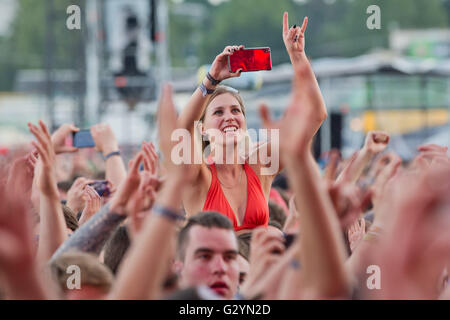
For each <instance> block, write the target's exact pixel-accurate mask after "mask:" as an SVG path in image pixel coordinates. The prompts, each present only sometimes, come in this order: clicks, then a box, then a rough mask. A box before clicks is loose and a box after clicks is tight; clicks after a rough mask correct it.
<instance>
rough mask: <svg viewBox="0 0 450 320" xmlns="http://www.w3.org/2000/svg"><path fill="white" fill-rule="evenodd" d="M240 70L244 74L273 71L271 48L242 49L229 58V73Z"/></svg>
mask: <svg viewBox="0 0 450 320" xmlns="http://www.w3.org/2000/svg"><path fill="white" fill-rule="evenodd" d="M240 68H242V72H246V71H259V70H272V58H271V56H270V48H249V49H242V50H238V51H235V52H234V53H233V54H232V55H231V56H228V69H229V71H230V72H236V71H237V70H238V69H240Z"/></svg>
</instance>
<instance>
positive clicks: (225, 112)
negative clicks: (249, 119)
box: [203, 93, 247, 144]
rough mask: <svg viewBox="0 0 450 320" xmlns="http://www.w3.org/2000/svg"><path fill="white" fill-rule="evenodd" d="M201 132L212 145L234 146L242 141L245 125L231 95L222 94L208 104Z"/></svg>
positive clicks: (240, 111)
mask: <svg viewBox="0 0 450 320" xmlns="http://www.w3.org/2000/svg"><path fill="white" fill-rule="evenodd" d="M210 129H215V130H210ZM203 131H204V132H206V135H207V136H208V138H209V140H210V141H211V142H213V143H218V144H230V143H233V144H236V143H237V142H239V141H240V140H241V139H242V137H243V136H244V134H245V132H246V131H247V124H246V121H245V116H244V113H243V110H242V108H241V105H240V103H239V101H238V100H237V99H236V97H234V96H233V95H232V94H231V93H223V94H220V95H218V96H217V97H215V98H214V99H213V100H212V101H211V102H210V104H209V105H208V107H207V109H206V112H205V117H204V119H203ZM211 135H213V136H212V137H211ZM216 135H217V136H216Z"/></svg>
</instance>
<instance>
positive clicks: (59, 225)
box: [28, 121, 68, 264]
mask: <svg viewBox="0 0 450 320" xmlns="http://www.w3.org/2000/svg"><path fill="white" fill-rule="evenodd" d="M28 127H29V129H30V131H31V133H33V135H34V136H35V137H36V139H37V141H38V142H35V141H33V142H32V144H33V146H34V147H35V148H36V150H37V151H38V154H39V160H38V163H37V174H36V185H37V188H38V190H39V192H40V197H39V200H40V205H39V215H40V225H39V226H40V229H39V248H38V253H37V259H38V261H39V262H40V263H42V264H44V263H46V262H47V261H48V260H49V259H50V257H51V256H52V254H53V253H54V252H55V251H56V249H58V247H59V246H60V245H61V244H62V243H63V242H64V241H65V240H66V239H67V237H68V235H67V229H66V223H65V221H64V214H63V212H62V207H61V203H60V202H59V192H58V186H57V184H56V172H55V167H56V165H55V163H56V159H55V158H56V154H55V151H54V147H53V144H52V142H51V137H50V134H49V132H48V130H47V127H46V126H45V124H44V123H43V122H42V121H39V127H37V126H35V125H33V124H31V123H28Z"/></svg>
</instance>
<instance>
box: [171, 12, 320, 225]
mask: <svg viewBox="0 0 450 320" xmlns="http://www.w3.org/2000/svg"><path fill="white" fill-rule="evenodd" d="M307 23H308V21H307V19H305V20H304V23H303V25H302V26H301V27H296V26H295V25H294V26H293V27H291V28H289V27H288V20H287V13H285V15H284V17H283V40H284V43H285V46H286V49H287V51H288V54H289V56H290V58H291V62H292V64H293V67H294V71H295V73H296V74H299V73H300V75H299V76H298V77H297V78H299V79H301V81H299V83H297V84H296V85H297V86H298V87H299V88H300V91H301V92H313V97H311V99H315V101H319V105H320V106H321V107H320V108H314V110H312V112H310V113H309V114H310V118H309V119H308V135H307V138H308V140H309V141H310V140H311V139H312V137H313V136H314V134H315V132H317V130H318V128H319V127H320V125H321V124H322V122H323V121H324V120H325V118H326V109H325V105H324V103H323V99H322V96H321V93H320V89H319V87H318V85H317V81H316V79H315V76H314V73H313V72H312V69H311V66H310V65H309V61H308V59H307V58H306V55H305V52H304V32H305V30H306V26H307ZM243 49H244V46H242V45H241V46H227V47H225V49H224V50H223V52H222V53H220V54H219V55H217V57H216V58H215V60H214V62H213V63H212V65H211V69H210V70H209V72H208V73H207V76H206V77H205V78H204V79H203V81H202V83H201V84H200V86H199V87H198V88H197V90H195V92H194V94H193V95H192V97H191V99H190V100H189V102H188V104H187V105H186V107H185V108H184V109H183V112H182V113H181V115H180V116H179V118H178V121H179V122H180V123H181V124H183V126H185V127H189V128H190V129H189V130H190V133H191V136H194V138H193V139H194V140H193V144H192V145H194V148H193V159H202V161H201V163H200V164H198V163H197V162H195V161H191V163H193V164H190V166H189V177H190V184H189V186H190V187H189V188H186V190H185V192H184V194H183V206H184V209H185V211H186V213H187V215H188V216H192V215H195V214H197V213H199V212H201V211H205V210H214V211H218V212H220V213H222V214H223V215H225V216H227V217H228V218H229V219H230V220H231V221H232V223H233V227H234V230H235V231H236V233H238V234H241V233H245V232H251V231H252V230H253V229H254V228H256V227H259V226H267V225H268V221H269V209H268V199H269V193H270V188H271V185H272V181H273V179H274V178H275V176H276V175H277V174H278V172H279V171H280V170H281V165H278V164H279V159H280V157H279V155H278V149H279V148H278V145H279V142H278V139H272V137H271V138H270V139H269V141H268V142H267V143H264V144H262V145H259V144H258V147H257V148H256V147H254V146H253V145H251V142H250V141H249V139H248V136H249V134H248V131H247V123H246V118H245V106H244V102H243V101H242V98H241V96H240V95H239V92H238V91H237V90H235V89H233V88H230V87H225V86H218V84H219V83H220V82H221V81H223V80H225V79H228V78H232V77H239V76H240V75H241V72H242V69H238V70H237V71H236V72H230V70H229V68H228V59H229V57H230V56H232V55H233V54H234V53H235V52H238V51H240V50H243ZM309 87H313V90H309V91H308V90H307V89H308V88H309ZM304 108H305V111H307V110H308V108H311V106H310V105H307V104H305V106H304ZM265 110H266V111H264V112H262V116H263V122H264V123H265V124H270V126H269V127H268V129H270V130H278V129H279V128H278V127H277V126H276V123H275V122H272V121H271V120H270V118H269V115H268V112H267V108H265ZM196 121H197V122H196ZM195 123H197V124H198V125H195ZM194 133H199V135H198V134H194ZM272 134H273V132H269V134H268V136H271V135H272ZM198 136H200V137H201V139H202V143H201V144H200V143H199V141H196V140H195V139H196V137H198ZM200 145H201V146H202V147H201V148H200ZM196 148H197V149H199V150H197V149H196ZM263 148H264V149H263ZM261 151H262V152H261ZM198 152H201V153H202V154H203V155H204V157H202V156H200V157H199V156H198V154H196V153H198ZM205 155H206V156H205ZM165 156H166V159H169V158H170V155H169V154H166V155H165ZM249 159H251V161H249ZM254 159H256V161H253V160H254ZM174 162H175V161H174ZM272 163H276V165H275V167H276V170H270V172H268V171H267V170H266V169H267V168H269V167H270V168H271V167H272Z"/></svg>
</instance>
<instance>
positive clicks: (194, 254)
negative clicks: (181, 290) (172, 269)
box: [180, 225, 239, 299]
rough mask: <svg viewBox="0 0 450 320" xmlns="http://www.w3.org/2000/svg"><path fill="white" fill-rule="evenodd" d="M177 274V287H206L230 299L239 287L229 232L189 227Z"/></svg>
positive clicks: (234, 248) (235, 252)
mask: <svg viewBox="0 0 450 320" xmlns="http://www.w3.org/2000/svg"><path fill="white" fill-rule="evenodd" d="M187 241H188V243H187V245H186V249H185V257H184V261H183V262H182V267H181V272H180V285H181V287H191V286H197V285H201V284H203V285H207V286H208V287H210V288H211V289H212V290H213V291H214V292H215V293H216V294H218V295H220V296H222V297H223V298H225V299H231V298H233V297H234V295H235V294H236V292H237V289H238V284H239V263H238V249H237V248H238V245H237V240H236V236H235V235H234V232H233V230H227V229H221V228H205V227H203V226H199V225H196V226H193V227H192V228H191V229H190V230H189V235H188V238H187Z"/></svg>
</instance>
